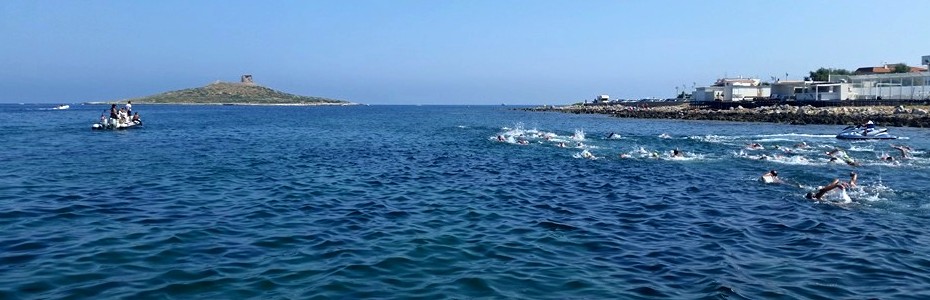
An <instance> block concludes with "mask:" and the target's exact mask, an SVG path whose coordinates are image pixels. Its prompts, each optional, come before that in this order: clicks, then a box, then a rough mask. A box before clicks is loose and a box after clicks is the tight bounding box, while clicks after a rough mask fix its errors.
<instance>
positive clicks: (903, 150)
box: [891, 145, 912, 158]
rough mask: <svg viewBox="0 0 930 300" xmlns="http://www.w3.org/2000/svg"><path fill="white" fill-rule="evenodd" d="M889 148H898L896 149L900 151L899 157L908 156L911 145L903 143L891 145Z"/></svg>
mask: <svg viewBox="0 0 930 300" xmlns="http://www.w3.org/2000/svg"><path fill="white" fill-rule="evenodd" d="M891 148H895V149H898V151H901V158H909V157H910V155H909V152H910V151H911V150H912V149H911V147H908V146H904V145H891Z"/></svg>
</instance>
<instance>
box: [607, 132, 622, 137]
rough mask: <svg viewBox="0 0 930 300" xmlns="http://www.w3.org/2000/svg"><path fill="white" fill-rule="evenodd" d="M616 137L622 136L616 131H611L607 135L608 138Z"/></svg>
mask: <svg viewBox="0 0 930 300" xmlns="http://www.w3.org/2000/svg"><path fill="white" fill-rule="evenodd" d="M614 137H620V136H618V135H617V134H616V133H613V132H611V133H610V134H608V135H607V138H608V139H612V138H614Z"/></svg>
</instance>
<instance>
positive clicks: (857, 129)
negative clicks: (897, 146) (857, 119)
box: [836, 121, 898, 140]
mask: <svg viewBox="0 0 930 300" xmlns="http://www.w3.org/2000/svg"><path fill="white" fill-rule="evenodd" d="M836 138H838V139H841V140H893V139H896V138H898V137H897V136H893V135H891V134H889V133H888V129H886V128H878V127H875V123H872V121H869V122H868V123H865V125H856V126H848V127H846V128H843V131H842V132H840V134H837V135H836Z"/></svg>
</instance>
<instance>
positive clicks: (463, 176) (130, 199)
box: [0, 105, 930, 299]
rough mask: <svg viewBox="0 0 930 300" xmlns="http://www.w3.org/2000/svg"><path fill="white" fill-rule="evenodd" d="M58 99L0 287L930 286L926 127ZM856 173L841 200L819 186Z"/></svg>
mask: <svg viewBox="0 0 930 300" xmlns="http://www.w3.org/2000/svg"><path fill="white" fill-rule="evenodd" d="M50 107H52V106H51V105H0V207H2V208H3V209H2V211H0V232H2V234H0V299H48V298H94V299H106V298H127V299H146V298H174V299H205V298H214V299H240V298H255V299H277V298H290V299H315V298H319V299H327V298H332V299H357V298H404V299H407V298H409V299H445V298H452V299H462V298H494V299H571V298H575V299H579V298H580V299H656V298H658V299H669V298H671V299H701V298H726V299H772V298H783V299H799V298H801V299H804V298H807V299H865V298H893V299H905V298H911V299H926V298H928V297H930V272H928V271H927V270H928V269H930V236H928V234H926V233H925V231H924V230H926V228H928V227H930V226H928V225H930V199H928V195H930V184H928V182H930V172H928V170H930V131H928V130H927V129H919V128H890V131H891V132H892V133H893V134H896V135H900V136H903V137H905V139H902V140H897V141H893V142H888V141H869V142H847V141H840V140H837V139H835V138H834V137H833V135H835V134H836V133H837V132H838V131H839V130H840V129H841V128H839V127H837V126H795V125H784V124H768V123H731V122H713V121H672V120H637V119H617V118H611V117H606V116H600V115H571V114H558V113H538V112H524V111H519V110H513V109H512V107H500V106H347V107H263V106H256V107H244V106H168V105H161V106H147V105H136V106H134V109H135V110H136V111H139V112H140V113H141V115H142V116H143V120H144V121H145V125H144V126H143V127H142V128H137V129H131V130H125V131H92V130H90V125H91V124H92V123H93V122H95V121H96V119H97V117H99V115H100V113H101V112H102V111H103V110H104V109H106V107H104V106H91V105H83V106H82V105H75V106H72V108H71V109H69V110H60V111H58V110H49V109H48V108H50ZM610 133H614V134H615V135H614V136H611V137H609V138H608V136H609V135H610ZM498 136H500V138H502V139H503V142H501V141H499V140H498ZM521 141H525V142H526V144H525V145H524V144H521ZM802 142H804V143H806V144H807V145H808V146H807V147H796V145H797V144H799V143H802ZM559 143H564V145H565V147H564V148H563V147H559ZM750 143H759V144H762V145H763V147H765V149H761V150H753V149H750V148H748V147H747V145H748V144H750ZM891 144H903V145H908V146H910V147H912V148H913V149H914V151H912V153H911V157H910V158H908V159H898V160H897V161H894V162H885V161H882V160H880V159H879V158H880V157H881V156H883V155H895V156H900V153H899V152H897V150H895V149H893V148H891V147H890V145H891ZM776 146H777V148H776ZM836 147H840V148H842V149H844V150H845V152H846V154H847V155H848V156H849V157H850V158H851V159H853V160H855V161H856V162H858V164H860V165H859V166H850V165H847V164H845V163H842V162H831V161H830V160H829V159H828V157H827V156H826V155H825V152H827V151H830V150H833V149H834V148H836ZM676 148H677V149H680V150H681V151H682V152H683V153H684V155H683V156H682V157H675V156H673V155H672V154H671V151H672V150H673V149H676ZM899 158H900V157H899ZM770 169H775V170H778V171H779V174H780V177H782V178H784V181H785V184H764V183H762V182H760V181H759V180H758V178H759V176H760V175H761V174H763V173H764V172H766V171H768V170H770ZM851 171H855V172H858V173H859V174H860V175H859V184H858V186H857V187H853V188H850V189H849V190H847V191H845V193H846V194H847V195H848V196H849V198H850V199H849V201H847V200H845V199H843V197H842V195H841V194H842V193H841V192H834V193H832V194H828V195H827V197H825V200H823V201H812V200H808V199H805V198H804V194H805V193H806V192H808V191H811V190H814V189H816V188H817V187H818V186H822V185H826V184H827V183H829V182H830V181H831V180H833V179H834V178H839V179H842V180H846V179H848V176H849V172H851Z"/></svg>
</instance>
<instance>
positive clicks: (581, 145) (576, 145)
mask: <svg viewBox="0 0 930 300" xmlns="http://www.w3.org/2000/svg"><path fill="white" fill-rule="evenodd" d="M575 147H577V148H584V143H582V142H578V143H575Z"/></svg>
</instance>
